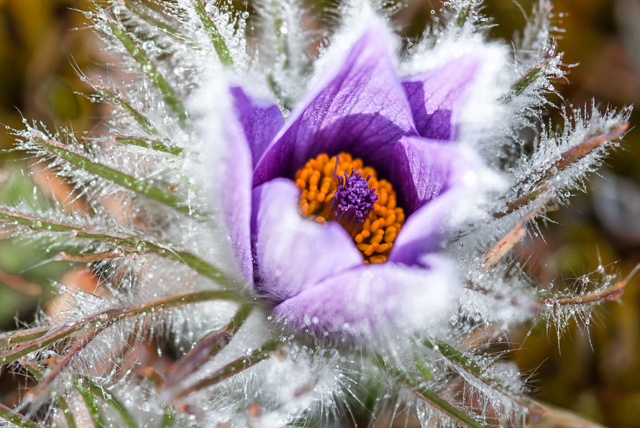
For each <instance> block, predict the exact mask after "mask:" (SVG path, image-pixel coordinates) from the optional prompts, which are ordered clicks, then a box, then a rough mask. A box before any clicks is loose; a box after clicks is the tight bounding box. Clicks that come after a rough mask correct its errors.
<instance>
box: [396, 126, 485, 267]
mask: <svg viewBox="0 0 640 428" xmlns="http://www.w3.org/2000/svg"><path fill="white" fill-rule="evenodd" d="M478 167H479V160H476V159H473V158H471V157H470V156H469V155H467V154H466V153H465V152H463V151H462V150H461V149H459V148H458V147H456V146H452V145H447V144H442V143H441V142H440V143H438V142H434V141H430V140H425V139H422V138H411V137H407V138H403V139H401V140H400V141H399V142H398V144H397V145H396V147H395V149H394V152H393V182H394V184H395V185H396V186H397V190H398V192H399V193H400V195H401V196H402V199H403V200H404V204H405V209H406V210H407V212H408V213H409V214H410V215H409V217H408V218H407V221H406V223H405V224H404V226H403V227H402V230H401V231H400V233H399V234H398V237H397V239H396V241H395V243H394V245H393V249H392V250H391V254H390V256H389V261H392V262H397V263H404V264H407V265H414V264H421V262H420V258H421V256H422V255H424V254H426V253H428V252H431V251H433V250H435V249H436V248H437V246H438V243H439V242H440V241H441V235H442V232H441V231H440V228H441V227H442V226H443V223H444V221H445V220H446V218H447V216H448V215H449V214H450V213H451V211H452V209H453V208H454V207H455V206H456V204H457V202H458V201H459V199H460V198H462V197H464V196H463V195H464V193H465V191H467V190H468V187H467V184H466V183H467V182H466V179H467V178H472V177H470V175H473V174H474V172H475V171H476V170H477V169H478Z"/></svg>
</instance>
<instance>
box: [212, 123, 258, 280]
mask: <svg viewBox="0 0 640 428" xmlns="http://www.w3.org/2000/svg"><path fill="white" fill-rule="evenodd" d="M225 136H226V141H227V143H228V152H227V153H226V155H225V159H222V161H221V162H220V163H221V164H222V165H226V167H225V170H224V172H223V174H222V180H223V182H222V188H221V192H220V194H221V197H222V199H221V204H222V211H223V214H224V218H225V223H226V226H227V229H228V230H229V236H230V238H231V244H232V246H233V251H234V253H235V256H236V259H237V260H238V263H239V264H240V268H241V269H242V273H243V276H244V278H245V279H246V280H247V281H249V282H250V283H253V260H252V257H251V175H252V167H251V151H250V149H249V145H248V144H247V140H246V138H245V135H244V133H243V131H242V127H241V124H240V123H238V122H237V121H235V120H229V121H227V123H226V124H225Z"/></svg>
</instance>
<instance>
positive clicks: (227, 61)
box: [191, 0, 233, 66]
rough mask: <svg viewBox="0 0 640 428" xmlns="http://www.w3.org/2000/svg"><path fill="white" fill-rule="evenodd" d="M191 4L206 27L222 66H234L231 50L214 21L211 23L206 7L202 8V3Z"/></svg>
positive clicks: (198, 0)
mask: <svg viewBox="0 0 640 428" xmlns="http://www.w3.org/2000/svg"><path fill="white" fill-rule="evenodd" d="M191 4H192V5H193V7H194V9H195V10H196V13H197V14H198V17H199V18H200V21H201V22H202V25H203V26H204V30H205V31H206V32H207V35H208V36H209V38H210V39H211V42H212V43H213V47H214V48H215V50H216V52H217V53H218V57H219V58H220V61H221V62H222V64H224V65H226V66H230V65H233V59H232V58H231V55H230V54H229V49H227V45H226V44H225V43H224V40H223V39H222V36H220V33H219V32H218V29H217V28H216V26H215V24H214V23H213V21H211V19H210V18H209V15H208V14H207V12H206V11H205V10H204V7H203V6H202V3H201V1H200V0H191Z"/></svg>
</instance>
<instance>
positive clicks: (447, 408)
mask: <svg viewBox="0 0 640 428" xmlns="http://www.w3.org/2000/svg"><path fill="white" fill-rule="evenodd" d="M374 359H375V362H376V364H377V365H378V367H380V368H381V369H382V370H384V371H385V372H387V373H388V374H390V375H392V376H394V377H396V378H398V380H400V382H402V383H404V384H405V385H406V386H408V387H409V388H410V389H411V390H412V391H413V393H414V394H416V395H417V396H418V397H420V398H422V399H424V400H425V401H426V402H428V403H429V404H431V406H433V407H434V408H436V409H438V410H439V411H441V412H442V413H444V414H445V415H447V416H449V417H450V418H451V419H453V420H454V421H456V422H458V423H460V424H461V425H463V426H465V427H468V428H483V427H482V425H480V424H479V423H478V422H477V421H475V420H474V419H472V418H471V417H470V416H469V415H467V414H466V413H464V412H463V411H462V410H460V409H458V408H457V407H454V406H453V405H452V404H451V403H449V402H448V401H446V400H444V399H443V398H440V397H439V396H438V395H437V394H436V393H435V392H433V391H430V390H428V389H427V388H425V387H422V386H420V383H419V382H416V381H415V380H413V379H412V378H411V377H409V376H407V375H406V374H405V373H404V372H403V371H402V370H400V369H398V368H397V367H394V366H392V365H391V364H390V363H389V362H386V361H385V360H384V359H383V358H382V357H381V356H380V355H376V356H375V358H374Z"/></svg>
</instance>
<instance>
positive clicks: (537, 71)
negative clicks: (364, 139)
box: [504, 59, 551, 102]
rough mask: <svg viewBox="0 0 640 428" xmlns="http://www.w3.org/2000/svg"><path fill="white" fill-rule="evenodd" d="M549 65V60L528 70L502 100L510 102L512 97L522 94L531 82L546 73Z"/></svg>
mask: <svg viewBox="0 0 640 428" xmlns="http://www.w3.org/2000/svg"><path fill="white" fill-rule="evenodd" d="M550 64H551V59H546V60H544V61H543V62H542V63H541V64H538V65H536V66H535V67H533V68H532V69H531V70H529V71H528V72H527V73H526V74H525V75H524V76H522V77H521V78H520V79H518V81H517V82H516V83H514V84H513V85H511V89H510V90H509V92H508V93H507V95H506V96H505V98H504V101H505V102H509V101H511V99H512V98H513V97H516V96H518V95H520V94H521V93H523V92H524V90H525V89H527V88H528V87H529V85H531V84H532V83H533V82H535V81H536V80H537V79H538V78H539V77H540V76H542V75H543V74H544V72H545V71H547V68H549V65H550Z"/></svg>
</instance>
